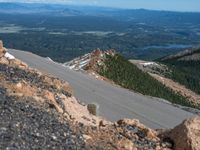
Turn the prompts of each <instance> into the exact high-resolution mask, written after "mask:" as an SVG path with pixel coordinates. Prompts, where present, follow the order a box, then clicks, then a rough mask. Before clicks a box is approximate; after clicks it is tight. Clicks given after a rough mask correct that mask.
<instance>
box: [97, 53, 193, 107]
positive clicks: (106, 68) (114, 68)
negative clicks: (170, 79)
mask: <svg viewBox="0 0 200 150" xmlns="http://www.w3.org/2000/svg"><path fill="white" fill-rule="evenodd" d="M100 74H101V75H102V76H105V77H107V78H109V79H111V80H113V81H114V82H115V83H116V84H118V85H121V86H122V87H125V88H127V89H130V90H134V91H136V92H139V93H142V94H144V95H150V96H153V97H159V98H164V99H166V100H169V101H170V102H172V103H176V104H181V105H185V106H191V104H190V103H189V102H188V101H187V100H186V99H185V98H184V97H182V96H180V95H179V94H176V93H175V92H173V91H172V90H170V89H169V88H167V87H165V86H164V85H163V84H162V83H160V82H158V81H157V80H155V79H154V78H152V77H151V76H150V75H149V74H147V73H144V72H142V71H141V70H139V69H138V68H137V67H136V66H135V65H133V64H132V63H130V62H129V61H128V60H126V59H125V58H124V57H122V56H120V55H118V54H116V55H114V56H110V55H106V59H105V62H104V65H101V69H100Z"/></svg>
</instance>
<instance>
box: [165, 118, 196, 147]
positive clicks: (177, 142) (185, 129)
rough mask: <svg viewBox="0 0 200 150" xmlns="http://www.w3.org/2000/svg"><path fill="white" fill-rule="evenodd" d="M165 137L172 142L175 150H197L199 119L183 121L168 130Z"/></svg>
mask: <svg viewBox="0 0 200 150" xmlns="http://www.w3.org/2000/svg"><path fill="white" fill-rule="evenodd" d="M165 134H166V133H165ZM165 137H166V138H170V139H171V140H172V141H173V142H174V149H175V150H199V149H200V117H194V118H191V119H188V120H185V121H183V123H181V124H180V125H178V126H177V127H175V128H174V129H172V130H170V131H169V132H168V133H167V134H166V135H165Z"/></svg>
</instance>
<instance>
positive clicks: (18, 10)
mask: <svg viewBox="0 0 200 150" xmlns="http://www.w3.org/2000/svg"><path fill="white" fill-rule="evenodd" d="M0 15H1V18H0V39H2V40H4V41H5V43H6V47H9V48H17V49H23V50H26V51H30V52H33V53H36V54H38V55H41V56H44V57H50V58H52V59H53V60H55V61H59V62H65V61H69V60H71V59H73V58H75V57H78V56H81V55H83V54H85V53H88V52H91V51H92V50H93V49H96V48H97V47H98V48H100V49H104V50H106V49H116V50H118V51H119V52H120V53H121V54H122V55H123V56H125V57H126V58H129V59H132V58H134V59H135V58H136V59H145V60H154V59H157V58H160V57H163V56H167V55H169V54H173V53H176V52H178V51H181V50H183V49H185V48H187V47H191V46H194V45H199V43H200V40H199V39H200V21H199V20H200V13H179V12H167V11H151V10H144V9H138V10H127V9H113V8H103V7H89V6H71V5H52V4H48V5H47V4H23V3H0ZM177 20H178V21H177ZM71 41H73V42H71Z"/></svg>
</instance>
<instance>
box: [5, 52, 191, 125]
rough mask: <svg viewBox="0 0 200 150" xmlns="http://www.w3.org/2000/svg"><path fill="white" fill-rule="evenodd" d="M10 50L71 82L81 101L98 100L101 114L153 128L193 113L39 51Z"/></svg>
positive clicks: (177, 122) (33, 66)
mask: <svg viewBox="0 0 200 150" xmlns="http://www.w3.org/2000/svg"><path fill="white" fill-rule="evenodd" d="M9 53H11V54H12V55H14V56H15V57H16V58H18V59H20V60H22V61H24V62H26V63H27V64H28V65H29V66H31V67H32V68H36V69H38V70H40V71H43V72H45V73H48V74H51V75H53V76H56V77H58V78H60V79H63V80H65V81H67V82H69V83H70V85H71V86H72V88H73V89H74V92H75V96H76V97H77V98H78V99H79V100H80V101H82V102H85V103H97V104H98V105H99V115H101V116H103V117H105V118H106V119H109V120H111V121H116V120H119V119H122V118H131V119H133V118H136V119H139V120H140V122H142V123H144V124H145V125H147V126H149V127H151V128H172V127H174V126H176V125H178V124H179V123H181V122H182V121H183V120H184V119H186V118H189V117H192V116H193V114H191V113H189V112H186V111H184V110H181V109H179V108H177V107H174V106H172V105H170V104H167V103H164V102H161V101H158V100H157V99H154V98H151V97H146V96H143V95H140V94H137V93H134V92H131V91H129V90H127V89H123V88H120V87H116V86H113V85H111V84H109V83H107V82H104V81H100V80H96V79H94V78H93V77H90V76H89V75H87V74H84V73H80V72H75V71H72V70H70V69H68V68H66V67H63V66H62V65H60V64H57V63H54V62H52V61H50V60H47V59H45V58H43V57H40V56H37V55H35V54H32V53H29V52H24V51H19V50H13V49H9Z"/></svg>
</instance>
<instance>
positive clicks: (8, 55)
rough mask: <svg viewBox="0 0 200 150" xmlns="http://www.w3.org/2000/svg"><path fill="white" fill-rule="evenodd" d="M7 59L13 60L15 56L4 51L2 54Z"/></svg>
mask: <svg viewBox="0 0 200 150" xmlns="http://www.w3.org/2000/svg"><path fill="white" fill-rule="evenodd" d="M4 56H5V57H6V58H7V59H8V60H13V59H15V57H14V56H13V55H11V54H10V53H8V52H6V53H5V55H4Z"/></svg>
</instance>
